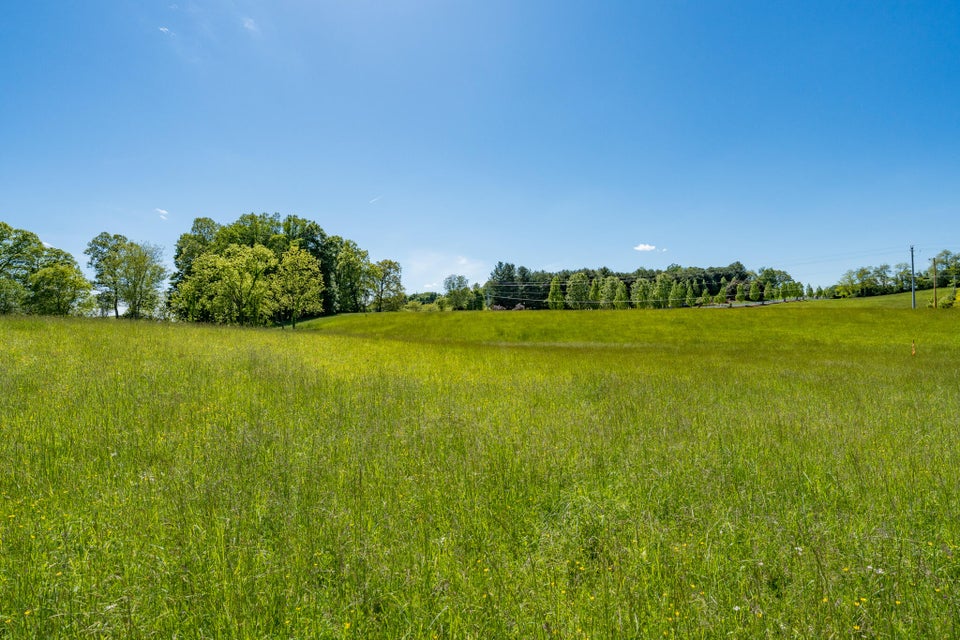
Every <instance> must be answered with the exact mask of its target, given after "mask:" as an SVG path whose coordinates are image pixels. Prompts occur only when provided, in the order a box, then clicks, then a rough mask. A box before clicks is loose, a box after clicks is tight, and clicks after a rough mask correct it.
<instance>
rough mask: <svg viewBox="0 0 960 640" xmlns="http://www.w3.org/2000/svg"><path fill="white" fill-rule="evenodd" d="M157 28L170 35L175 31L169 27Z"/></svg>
mask: <svg viewBox="0 0 960 640" xmlns="http://www.w3.org/2000/svg"><path fill="white" fill-rule="evenodd" d="M157 28H158V29H160V31H162V32H163V33H165V34H167V35H168V36H172V35H173V33H172V32H171V31H170V29H168V28H167V27H157Z"/></svg>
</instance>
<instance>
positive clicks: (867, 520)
mask: <svg viewBox="0 0 960 640" xmlns="http://www.w3.org/2000/svg"><path fill="white" fill-rule="evenodd" d="M303 328H304V329H305V330H302V331H301V330H299V329H298V330H297V331H296V332H292V331H278V330H237V329H220V328H213V327H202V326H177V325H162V324H150V323H128V322H115V321H95V320H47V319H36V318H9V317H8V318H0V637H9V638H57V637H92V638H103V637H132V638H147V637H158V638H172V637H179V638H233V637H238V638H239V637H249V638H267V637H269V638H376V637H382V638H501V637H516V638H554V637H556V638H611V639H613V638H650V637H684V638H698V637H704V638H715V637H716V638H719V637H767V636H772V637H797V638H810V637H835V638H840V637H842V638H851V637H852V638H858V637H866V638H870V637H905V638H931V637H957V636H958V635H960V556H958V554H960V518H958V517H957V514H960V483H958V481H957V478H956V470H957V469H958V468H960V429H958V427H957V425H958V423H960V331H958V329H960V316H958V314H955V313H948V312H936V311H929V310H926V309H919V310H917V311H911V310H909V309H907V310H897V309H876V308H869V307H867V308H857V307H856V306H855V305H845V304H844V301H840V302H829V303H827V302H825V303H809V304H807V303H804V304H785V305H775V306H769V307H760V308H744V309H705V310H698V309H691V310H676V311H625V312H613V311H610V312H559V313H554V312H519V313H514V312H504V313H493V312H478V313H466V312H464V313H445V314H382V315H372V314H371V315H364V316H350V317H346V316H344V317H336V318H330V319H324V320H320V321H316V322H313V323H309V324H308V325H305V326H304V327H303ZM913 344H915V345H916V355H912V346H913Z"/></svg>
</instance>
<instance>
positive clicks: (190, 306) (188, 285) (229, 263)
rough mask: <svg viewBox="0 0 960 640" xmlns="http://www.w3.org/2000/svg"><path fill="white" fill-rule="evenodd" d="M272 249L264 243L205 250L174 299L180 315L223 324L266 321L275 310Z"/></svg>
mask: <svg viewBox="0 0 960 640" xmlns="http://www.w3.org/2000/svg"><path fill="white" fill-rule="evenodd" d="M276 266H277V259H276V258H275V257H274V255H273V252H272V251H271V250H270V249H268V248H266V247H264V246H263V245H259V244H258V245H254V246H252V247H248V246H241V245H236V244H234V245H230V246H228V247H227V248H226V250H225V251H224V252H223V253H222V254H219V253H212V252H211V253H204V254H202V255H201V256H199V257H198V258H197V259H196V260H195V261H194V263H193V269H192V273H191V274H190V275H189V276H188V277H186V278H185V279H184V280H183V282H182V283H181V285H180V287H179V288H178V289H177V291H176V292H175V293H174V295H173V296H172V298H171V304H172V305H173V307H174V310H175V311H176V312H177V314H178V315H180V316H181V317H183V318H185V319H189V320H212V321H213V322H219V323H222V324H233V323H235V324H242V325H246V324H252V325H256V324H265V323H266V322H267V321H268V320H269V318H270V317H271V314H272V313H273V311H274V305H275V297H274V290H273V286H272V281H271V277H270V276H271V273H272V271H273V270H274V269H275V268H276Z"/></svg>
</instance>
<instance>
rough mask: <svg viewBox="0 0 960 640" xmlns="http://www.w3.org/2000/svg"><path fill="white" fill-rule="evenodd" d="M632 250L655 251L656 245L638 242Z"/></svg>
mask: <svg viewBox="0 0 960 640" xmlns="http://www.w3.org/2000/svg"><path fill="white" fill-rule="evenodd" d="M633 250H634V251H656V250H657V247H656V245H652V244H645V243H642V242H641V243H640V244H638V245H637V246H635V247H634V248H633Z"/></svg>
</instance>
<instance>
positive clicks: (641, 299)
mask: <svg viewBox="0 0 960 640" xmlns="http://www.w3.org/2000/svg"><path fill="white" fill-rule="evenodd" d="M453 277H454V276H451V278H453ZM459 277H461V278H462V276H459ZM449 279H450V278H448V280H449ZM483 291H484V293H485V296H486V299H487V303H488V306H489V308H491V309H516V308H523V309H627V308H637V309H663V308H677V307H693V306H703V305H711V304H731V303H733V302H746V301H747V300H749V301H752V302H757V303H764V302H769V301H775V300H781V301H785V300H799V299H801V298H804V297H812V296H813V295H815V294H814V291H813V290H812V289H811V288H810V287H809V286H808V287H807V288H806V289H804V287H803V285H802V284H801V283H799V282H797V281H795V280H794V279H793V278H792V277H791V276H790V274H788V273H787V272H785V271H781V270H779V269H770V268H762V269H760V270H759V271H757V272H753V271H749V270H747V269H746V267H744V266H743V264H741V263H740V262H734V263H732V264H730V265H728V266H726V267H710V268H706V269H703V268H700V267H681V266H680V265H676V264H674V265H671V266H669V267H667V269H665V270H652V269H638V270H636V271H634V272H631V273H614V272H612V271H611V270H610V269H607V268H601V269H580V270H578V271H560V272H557V273H550V272H546V271H531V270H530V269H527V268H526V267H523V266H520V267H517V266H515V265H513V264H510V263H504V262H498V263H497V265H496V266H495V267H494V269H493V271H492V272H491V273H490V278H489V279H488V280H487V282H486V284H485V285H484V287H483Z"/></svg>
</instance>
